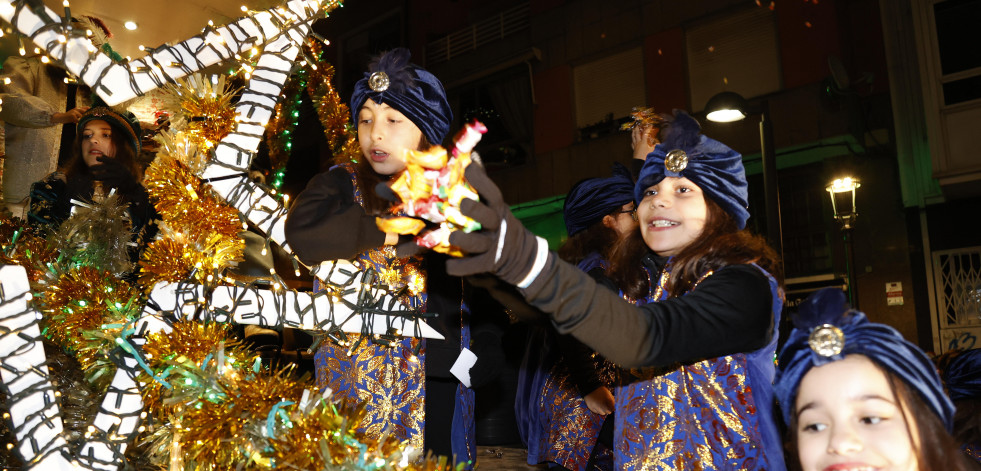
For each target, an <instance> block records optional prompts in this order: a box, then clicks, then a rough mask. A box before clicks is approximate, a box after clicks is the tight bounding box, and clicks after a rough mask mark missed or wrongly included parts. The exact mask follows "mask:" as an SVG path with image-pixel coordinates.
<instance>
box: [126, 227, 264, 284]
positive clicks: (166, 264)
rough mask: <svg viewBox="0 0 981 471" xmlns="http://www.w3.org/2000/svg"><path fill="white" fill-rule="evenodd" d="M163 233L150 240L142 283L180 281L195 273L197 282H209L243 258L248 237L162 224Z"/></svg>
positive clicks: (142, 265) (141, 267)
mask: <svg viewBox="0 0 981 471" xmlns="http://www.w3.org/2000/svg"><path fill="white" fill-rule="evenodd" d="M160 234H161V235H160V237H158V239H157V240H155V241H153V242H151V243H150V245H149V246H147V248H146V250H145V251H144V252H143V258H142V259H141V262H140V284H142V285H143V286H153V285H155V284H156V283H158V282H161V281H163V282H170V283H178V282H181V281H186V280H187V279H188V277H192V276H193V279H194V280H195V281H196V282H198V283H202V284H203V283H210V282H213V281H214V279H215V278H216V277H217V276H218V275H220V273H221V272H222V270H224V269H225V268H228V267H229V266H231V265H232V264H233V263H235V262H238V261H240V260H242V252H243V251H244V250H245V241H244V240H242V238H240V237H237V236H236V237H235V238H230V237H226V236H222V235H219V234H215V233H204V234H201V235H199V236H196V237H194V236H191V235H185V233H179V232H175V231H174V230H173V229H172V228H170V227H169V226H167V225H162V226H161V231H160Z"/></svg>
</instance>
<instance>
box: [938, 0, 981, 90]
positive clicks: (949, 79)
mask: <svg viewBox="0 0 981 471" xmlns="http://www.w3.org/2000/svg"><path fill="white" fill-rule="evenodd" d="M933 14H934V21H936V27H937V43H938V47H939V50H940V70H941V73H942V74H943V78H942V79H941V81H942V82H943V95H944V104H945V105H953V104H956V103H962V102H965V101H969V100H974V99H978V98H981V49H978V47H977V46H978V44H981V30H979V29H978V27H977V23H978V19H979V18H981V0H948V1H946V2H940V3H937V4H935V5H933Z"/></svg>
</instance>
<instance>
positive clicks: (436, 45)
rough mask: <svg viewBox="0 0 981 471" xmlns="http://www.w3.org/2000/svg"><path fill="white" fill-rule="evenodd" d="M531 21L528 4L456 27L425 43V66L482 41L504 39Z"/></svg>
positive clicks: (474, 47)
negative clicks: (455, 29) (457, 28)
mask: <svg viewBox="0 0 981 471" xmlns="http://www.w3.org/2000/svg"><path fill="white" fill-rule="evenodd" d="M530 24H531V20H530V19H529V15H528V4H527V3H523V4H521V5H517V6H515V7H512V8H509V9H507V10H504V11H502V12H500V13H498V14H497V15H494V16H492V17H490V18H488V19H486V20H483V21H480V22H477V23H474V24H472V25H470V26H468V27H466V28H464V29H461V30H457V31H455V32H453V33H450V34H448V35H446V37H443V38H440V39H437V40H435V41H433V42H431V43H429V44H427V45H426V65H427V66H432V65H433V64H438V63H440V62H446V61H448V60H450V59H452V58H453V57H455V56H459V55H460V54H463V53H465V52H468V51H473V50H475V49H477V48H478V47H480V46H483V45H484V44H487V43H490V42H493V41H497V40H500V39H504V38H506V37H507V36H509V35H511V34H513V33H516V32H518V31H521V30H523V29H525V28H528V26H529V25H530Z"/></svg>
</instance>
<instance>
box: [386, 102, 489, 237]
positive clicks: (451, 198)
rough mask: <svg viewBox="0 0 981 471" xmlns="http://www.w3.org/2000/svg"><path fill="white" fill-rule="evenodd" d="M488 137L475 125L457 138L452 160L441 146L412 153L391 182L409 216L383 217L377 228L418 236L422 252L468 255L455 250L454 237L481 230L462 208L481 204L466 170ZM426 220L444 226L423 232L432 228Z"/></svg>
mask: <svg viewBox="0 0 981 471" xmlns="http://www.w3.org/2000/svg"><path fill="white" fill-rule="evenodd" d="M486 132H487V127H485V126H484V125H483V124H481V123H480V122H479V121H474V122H473V123H472V124H466V125H464V127H463V129H461V130H460V132H459V133H457V135H456V137H455V138H454V139H453V141H454V145H453V149H451V150H450V152H449V155H447V152H446V149H444V148H442V147H439V146H437V147H433V148H432V149H430V150H428V151H409V152H408V154H407V155H406V158H405V161H406V162H405V163H406V165H405V170H403V171H402V173H401V174H400V175H399V176H398V178H396V179H395V180H394V181H393V182H392V183H391V189H392V191H393V192H394V193H395V194H396V195H398V197H399V199H400V200H401V201H402V203H401V204H399V205H398V206H396V207H395V208H394V210H395V211H399V212H401V213H402V214H404V215H405V216H397V217H392V218H378V219H377V220H376V223H377V224H378V228H379V229H381V230H382V231H384V232H392V233H396V234H402V235H406V234H411V235H414V236H416V238H415V241H416V244H417V245H419V246H420V247H426V248H429V249H433V250H435V251H437V252H441V253H445V254H449V255H452V256H455V257H458V256H461V255H463V254H462V252H461V251H460V249H458V248H456V247H454V246H452V245H450V243H449V238H450V233H451V232H453V231H458V230H462V231H464V232H471V231H476V230H480V223H478V222H477V221H474V220H473V219H470V218H469V217H467V216H464V215H463V213H461V212H460V203H461V202H462V201H463V199H464V198H470V199H473V200H476V199H477V192H475V191H474V189H473V188H472V187H471V186H470V184H469V183H467V182H466V180H464V178H463V171H464V170H466V168H467V165H470V152H471V151H472V150H473V148H474V146H476V145H477V142H479V141H480V137H481V134H484V133H486ZM420 218H421V219H420ZM424 220H425V221H429V222H431V223H435V224H438V225H439V226H438V227H437V228H435V229H433V230H430V231H426V232H422V230H423V229H425V228H426V226H427V224H426V222H425V221H424ZM420 233H421V234H420Z"/></svg>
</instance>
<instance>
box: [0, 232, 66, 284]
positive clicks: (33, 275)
mask: <svg viewBox="0 0 981 471" xmlns="http://www.w3.org/2000/svg"><path fill="white" fill-rule="evenodd" d="M22 222H23V221H20V220H12V219H10V217H9V216H6V215H0V264H3V265H20V266H22V267H24V269H25V270H27V279H28V280H30V282H31V284H32V285H33V284H35V283H37V282H39V281H41V280H44V279H45V278H46V273H47V272H48V270H49V268H48V267H47V264H48V263H52V262H54V261H55V260H57V257H58V252H57V250H55V248H54V247H53V246H51V245H50V244H49V243H48V241H47V240H45V239H44V238H43V237H41V236H40V235H39V234H38V233H37V231H35V230H34V229H33V228H31V227H30V226H25V225H23V224H22Z"/></svg>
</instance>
